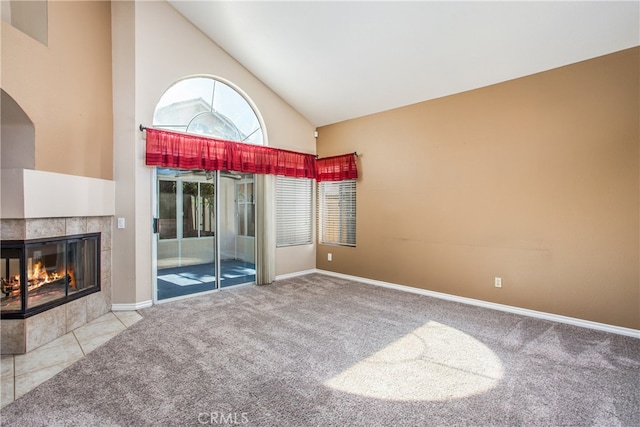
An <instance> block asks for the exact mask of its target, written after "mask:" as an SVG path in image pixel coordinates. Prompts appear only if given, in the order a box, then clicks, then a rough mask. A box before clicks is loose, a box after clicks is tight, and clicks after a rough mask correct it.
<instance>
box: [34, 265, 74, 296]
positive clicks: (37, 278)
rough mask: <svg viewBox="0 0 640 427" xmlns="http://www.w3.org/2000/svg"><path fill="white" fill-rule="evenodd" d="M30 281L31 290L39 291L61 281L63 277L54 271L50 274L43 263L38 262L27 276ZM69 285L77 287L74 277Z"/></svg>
mask: <svg viewBox="0 0 640 427" xmlns="http://www.w3.org/2000/svg"><path fill="white" fill-rule="evenodd" d="M27 276H28V280H29V290H32V289H37V288H39V287H40V286H43V285H46V284H47V283H51V282H54V281H56V280H60V279H62V278H63V276H62V275H61V274H60V273H59V272H57V271H54V272H53V273H48V272H47V269H46V268H45V267H44V265H42V262H41V261H38V262H36V263H35V264H34V266H33V268H32V269H31V271H30V272H29V273H28V274H27ZM69 285H71V286H72V287H75V281H74V280H73V277H72V276H69Z"/></svg>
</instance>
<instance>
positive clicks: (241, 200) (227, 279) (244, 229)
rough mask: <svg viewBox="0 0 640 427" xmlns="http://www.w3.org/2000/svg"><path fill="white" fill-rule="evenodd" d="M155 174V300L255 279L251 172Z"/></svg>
mask: <svg viewBox="0 0 640 427" xmlns="http://www.w3.org/2000/svg"><path fill="white" fill-rule="evenodd" d="M157 175H158V178H157V190H158V192H157V198H156V200H157V210H156V215H157V217H156V219H155V220H154V224H155V225H154V228H155V230H154V231H155V232H156V244H157V251H156V253H157V286H156V299H157V300H166V299H171V298H178V297H182V296H186V295H190V294H195V293H202V292H208V291H213V290H216V289H220V288H222V287H227V286H233V285H237V284H242V283H251V282H255V203H254V200H255V197H254V185H253V181H254V179H253V174H240V173H232V172H215V171H199V170H196V171H183V170H175V169H158V173H157Z"/></svg>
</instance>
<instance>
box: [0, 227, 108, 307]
mask: <svg viewBox="0 0 640 427" xmlns="http://www.w3.org/2000/svg"><path fill="white" fill-rule="evenodd" d="M0 252H1V254H0V255H1V256H0V280H1V292H2V293H1V294H0V296H1V297H0V307H1V316H2V319H24V318H27V317H29V316H32V315H34V314H38V313H41V312H43V311H46V310H49V309H51V308H54V307H57V306H59V305H62V304H65V303H67V302H69V301H72V300H75V299H77V298H80V297H83V296H85V295H88V294H91V293H93V292H98V291H100V233H91V234H83V235H74V236H65V237H56V238H47V239H37V240H24V241H20V240H11V241H2V242H1V243H0Z"/></svg>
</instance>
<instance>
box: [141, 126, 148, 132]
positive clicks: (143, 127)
mask: <svg viewBox="0 0 640 427" xmlns="http://www.w3.org/2000/svg"><path fill="white" fill-rule="evenodd" d="M146 129H147V127H146V126H142V124H140V132H142V131H143V130H146Z"/></svg>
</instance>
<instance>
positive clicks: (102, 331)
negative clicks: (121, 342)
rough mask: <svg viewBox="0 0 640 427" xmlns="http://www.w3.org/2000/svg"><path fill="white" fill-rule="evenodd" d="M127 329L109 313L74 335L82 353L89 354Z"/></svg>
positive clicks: (81, 328)
mask: <svg viewBox="0 0 640 427" xmlns="http://www.w3.org/2000/svg"><path fill="white" fill-rule="evenodd" d="M125 329H126V327H125V325H124V324H123V323H122V322H121V321H120V320H118V318H117V317H116V316H115V315H114V314H113V313H112V312H108V313H106V314H104V315H102V316H101V317H99V318H97V319H95V320H94V321H92V322H90V323H87V324H86V325H84V326H81V327H79V328H78V329H76V330H75V331H73V333H74V334H75V336H76V338H77V339H78V342H79V343H80V347H82V351H84V353H85V354H88V353H90V352H91V351H93V350H95V349H96V348H98V347H99V346H101V345H102V344H104V343H106V342H107V341H109V340H110V339H111V338H113V337H115V336H116V335H118V334H119V333H120V332H122V331H124V330H125Z"/></svg>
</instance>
